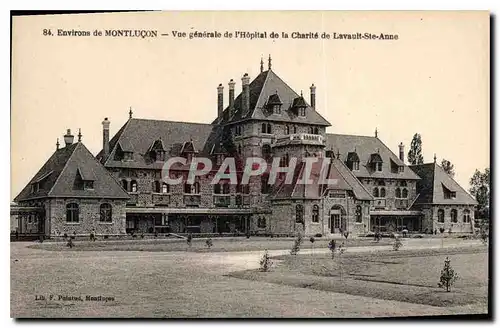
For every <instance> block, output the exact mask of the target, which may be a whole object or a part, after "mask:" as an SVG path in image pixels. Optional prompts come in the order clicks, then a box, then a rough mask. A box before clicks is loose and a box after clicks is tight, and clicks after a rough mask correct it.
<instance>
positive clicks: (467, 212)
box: [464, 210, 470, 223]
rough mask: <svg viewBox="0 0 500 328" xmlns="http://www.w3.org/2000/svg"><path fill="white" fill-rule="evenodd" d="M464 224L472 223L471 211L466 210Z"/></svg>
mask: <svg viewBox="0 0 500 328" xmlns="http://www.w3.org/2000/svg"><path fill="white" fill-rule="evenodd" d="M464 223H470V211H469V210H464Z"/></svg>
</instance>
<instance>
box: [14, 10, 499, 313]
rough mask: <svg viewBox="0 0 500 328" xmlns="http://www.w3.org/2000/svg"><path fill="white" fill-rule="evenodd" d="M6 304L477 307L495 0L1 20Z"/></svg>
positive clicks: (484, 257)
mask: <svg viewBox="0 0 500 328" xmlns="http://www.w3.org/2000/svg"><path fill="white" fill-rule="evenodd" d="M11 44H12V61H11V76H12V84H11V85H12V89H11V95H12V102H11V109H10V110H11V182H12V183H11V189H10V192H11V199H10V202H11V203H10V230H11V233H10V240H11V243H10V254H11V259H10V275H11V276H10V277H11V282H10V306H11V310H10V311H11V312H10V313H11V317H13V318H248V317H250V318H380V317H384V318H388V317H416V318H423V317H434V316H449V318H450V319H451V318H456V317H457V316H458V317H461V316H470V315H473V316H474V317H475V318H488V317H490V315H491V313H490V311H489V308H490V304H489V299H488V295H489V293H488V292H489V290H490V286H489V285H488V281H489V279H490V278H491V277H490V276H489V272H490V270H489V269H490V265H491V263H489V260H488V259H489V254H490V253H491V252H490V250H489V231H490V229H489V222H490V220H489V217H490V211H489V206H490V205H489V204H490V129H489V128H490V15H489V13H488V12H486V11H460V12H458V11H457V12H454V11H440V12H432V11H428V12H427V11H411V12H410V11H408V12H405V11H398V12H390V11H372V12H371V11H356V12H347V11H234V12H231V11H186V12H183V11H169V12H166V11H164V12H161V11H158V12H107V13H59V14H44V15H40V14H33V13H30V14H27V13H26V14H23V13H17V14H15V15H14V16H13V17H12V39H11Z"/></svg>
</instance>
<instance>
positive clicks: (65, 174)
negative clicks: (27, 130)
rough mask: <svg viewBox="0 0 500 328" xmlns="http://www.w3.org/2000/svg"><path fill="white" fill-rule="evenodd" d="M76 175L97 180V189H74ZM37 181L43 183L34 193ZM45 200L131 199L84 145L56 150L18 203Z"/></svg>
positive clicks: (21, 194)
mask: <svg viewBox="0 0 500 328" xmlns="http://www.w3.org/2000/svg"><path fill="white" fill-rule="evenodd" d="M77 176H79V177H80V178H82V179H84V180H92V181H94V189H93V190H75V188H74V184H75V179H76V178H77ZM37 182H38V183H40V182H41V186H40V187H41V188H40V189H39V190H38V191H35V192H32V189H31V185H32V184H33V183H37ZM44 197H84V198H96V197H98V198H111V199H128V198H129V196H128V194H127V193H126V192H125V191H124V190H123V189H122V187H121V186H120V185H119V184H118V182H117V181H116V180H115V179H114V178H113V177H112V176H111V174H110V173H109V172H108V171H107V170H106V169H105V168H104V167H103V166H102V165H101V164H100V163H99V162H98V161H97V160H96V159H95V158H94V156H93V155H92V153H90V151H89V150H88V149H87V148H86V147H85V146H84V145H83V143H81V142H78V143H74V144H71V145H69V146H66V147H64V148H61V149H58V150H56V151H55V152H54V154H52V156H51V157H50V158H49V159H48V160H47V162H46V163H45V164H44V165H43V166H42V168H41V169H40V170H39V171H38V173H37V174H36V175H35V176H34V177H33V179H31V181H30V182H29V183H28V185H26V187H24V189H23V190H22V191H21V192H20V193H19V195H18V196H17V197H16V198H15V201H16V202H19V201H23V200H28V199H33V198H44Z"/></svg>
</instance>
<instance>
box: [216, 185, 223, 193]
mask: <svg viewBox="0 0 500 328" xmlns="http://www.w3.org/2000/svg"><path fill="white" fill-rule="evenodd" d="M221 191H222V187H221V184H220V183H218V184H214V194H221Z"/></svg>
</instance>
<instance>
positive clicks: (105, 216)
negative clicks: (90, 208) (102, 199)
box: [99, 203, 113, 222]
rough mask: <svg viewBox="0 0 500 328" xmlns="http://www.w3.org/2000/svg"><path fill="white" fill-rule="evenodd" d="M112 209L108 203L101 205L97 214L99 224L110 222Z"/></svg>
mask: <svg viewBox="0 0 500 328" xmlns="http://www.w3.org/2000/svg"><path fill="white" fill-rule="evenodd" d="M112 213H113V210H112V207H111V204H109V203H104V204H101V206H100V209H99V214H100V219H99V220H100V221H101V222H112V220H113V219H112Z"/></svg>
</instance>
